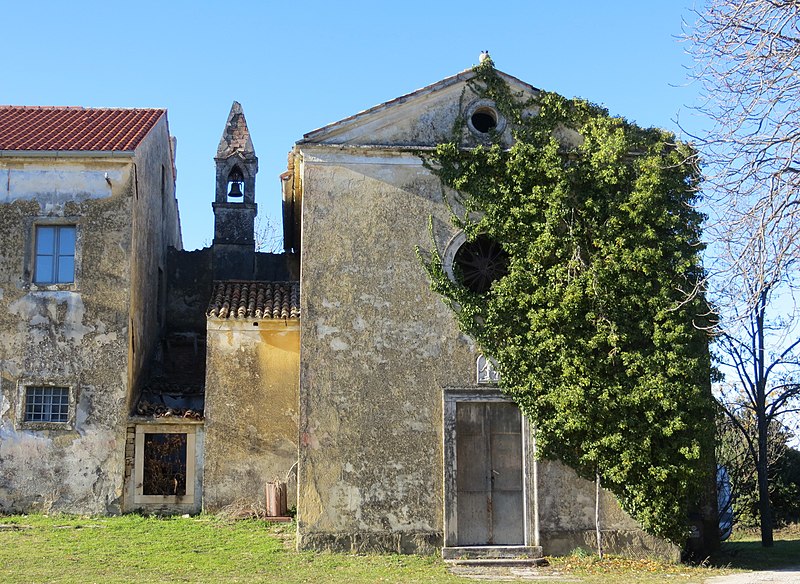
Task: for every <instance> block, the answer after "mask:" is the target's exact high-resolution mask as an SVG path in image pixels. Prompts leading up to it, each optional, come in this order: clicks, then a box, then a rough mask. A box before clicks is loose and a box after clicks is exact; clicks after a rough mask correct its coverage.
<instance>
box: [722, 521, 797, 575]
mask: <svg viewBox="0 0 800 584" xmlns="http://www.w3.org/2000/svg"><path fill="white" fill-rule="evenodd" d="M713 563H714V565H717V566H730V567H732V568H738V569H742V570H768V569H772V570H774V569H779V568H788V567H800V525H792V526H789V527H787V528H784V529H781V530H778V531H776V532H775V544H774V545H773V547H771V548H764V547H761V535H760V533H759V532H758V531H736V530H734V533H733V535H732V537H731V539H730V540H729V541H726V542H724V543H723V544H722V550H721V551H720V553H719V554H718V555H716V556H714V558H713ZM799 569H800V568H799Z"/></svg>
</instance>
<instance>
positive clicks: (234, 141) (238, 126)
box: [216, 101, 256, 159]
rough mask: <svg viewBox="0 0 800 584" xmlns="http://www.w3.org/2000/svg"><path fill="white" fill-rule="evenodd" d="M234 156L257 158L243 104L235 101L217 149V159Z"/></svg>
mask: <svg viewBox="0 0 800 584" xmlns="http://www.w3.org/2000/svg"><path fill="white" fill-rule="evenodd" d="M234 154H239V155H240V156H242V158H255V156H256V151H255V148H253V141H252V140H251V139H250V130H248V129H247V120H245V119H244V111H242V104H240V103H239V102H238V101H234V102H233V105H232V106H231V113H229V114H228V121H227V123H226V124H225V131H224V132H222V138H220V141H219V146H218V147H217V156H216V158H217V159H221V158H230V157H231V156H233V155H234Z"/></svg>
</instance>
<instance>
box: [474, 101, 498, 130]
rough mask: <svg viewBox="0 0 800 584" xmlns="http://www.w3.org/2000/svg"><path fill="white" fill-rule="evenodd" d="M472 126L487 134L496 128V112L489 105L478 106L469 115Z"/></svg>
mask: <svg viewBox="0 0 800 584" xmlns="http://www.w3.org/2000/svg"><path fill="white" fill-rule="evenodd" d="M470 121H471V122H472V127H473V128H475V129H476V130H477V131H478V132H480V133H481V134H488V133H489V132H491V131H492V130H494V129H495V128H497V112H495V111H494V110H493V109H492V108H489V107H480V108H478V109H476V110H475V112H474V113H473V114H472V116H471V117H470Z"/></svg>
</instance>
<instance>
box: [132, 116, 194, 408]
mask: <svg viewBox="0 0 800 584" xmlns="http://www.w3.org/2000/svg"><path fill="white" fill-rule="evenodd" d="M134 163H135V165H136V169H135V177H134V178H135V185H134V187H135V188H134V197H133V201H132V210H133V216H132V221H131V222H132V226H131V229H132V238H131V250H130V272H131V275H130V278H131V281H130V286H131V296H130V323H129V326H130V333H129V334H130V349H131V351H130V356H129V359H130V369H129V373H130V381H129V387H130V388H131V391H130V392H129V395H128V404H127V407H128V409H129V410H130V409H131V408H132V407H133V403H134V402H135V400H136V398H137V397H138V394H137V391H138V389H139V384H140V382H141V381H142V375H143V373H144V368H145V367H146V366H147V365H148V364H149V363H150V361H151V357H152V354H153V350H154V349H155V346H156V343H157V342H158V340H159V338H160V337H161V333H162V331H163V329H164V322H165V320H166V314H165V308H166V306H165V305H166V297H167V294H166V292H167V278H168V276H167V273H166V270H167V249H168V247H170V246H171V247H174V248H178V249H180V248H181V247H182V243H181V233H180V225H179V222H178V211H177V205H178V203H177V201H176V200H175V178H174V176H173V161H172V150H171V142H170V137H169V129H168V128H167V122H166V118H165V117H162V118H161V120H160V121H159V122H158V123H157V124H156V125H155V126H154V127H153V128H152V129H151V130H150V132H149V134H148V135H147V138H145V140H144V141H143V142H142V143H141V144H140V145H139V147H138V148H137V149H136V156H135V160H134Z"/></svg>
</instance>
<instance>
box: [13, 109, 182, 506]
mask: <svg viewBox="0 0 800 584" xmlns="http://www.w3.org/2000/svg"><path fill="white" fill-rule="evenodd" d="M162 167H163V168H164V173H165V175H164V183H165V186H164V189H163V190H162ZM172 168H173V166H172V156H171V149H170V141H169V136H168V131H167V126H166V120H165V119H162V120H161V121H160V122H158V124H156V126H154V128H153V129H152V130H151V132H150V133H149V134H148V136H147V137H146V138H145V139H144V141H143V142H142V143H141V144H140V146H139V148H138V149H137V151H136V152H135V153H134V155H133V156H128V155H122V156H103V155H100V156H88V155H82V154H76V155H75V156H59V157H57V158H56V157H48V156H46V155H45V156H17V157H0V176H1V177H2V180H0V183H1V184H2V187H0V250H2V253H1V254H0V512H3V511H29V510H32V509H54V510H58V511H67V512H74V513H106V512H112V513H113V512H118V511H119V510H120V502H121V496H122V484H123V478H124V455H125V422H126V419H127V414H128V412H129V406H130V400H131V389H132V388H133V387H134V385H133V384H134V383H135V382H136V380H137V378H138V376H139V374H140V371H141V367H142V365H143V363H144V362H145V361H144V360H145V358H146V355H147V353H148V352H149V351H150V350H151V348H152V346H153V343H154V342H155V340H156V339H157V337H158V329H159V326H160V319H159V317H158V313H157V309H158V307H159V305H160V304H159V289H158V273H157V272H158V268H159V267H162V266H163V265H164V261H163V258H165V254H166V245H177V246H180V234H179V226H178V217H177V205H176V203H175V198H174V181H173V178H172ZM37 224H56V225H58V224H60V225H65V224H69V225H75V226H76V234H77V241H76V245H75V277H74V282H73V283H71V284H53V285H37V284H34V283H32V280H33V266H34V255H35V254H34V233H35V227H36V225H37ZM162 293H163V288H162ZM29 385H57V386H61V387H67V388H69V395H70V398H69V399H70V410H69V421H68V422H67V423H35V424H34V423H29V422H25V421H24V413H23V410H24V396H25V388H26V386H29Z"/></svg>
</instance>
